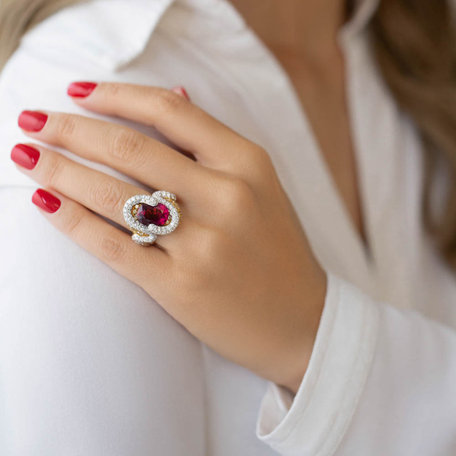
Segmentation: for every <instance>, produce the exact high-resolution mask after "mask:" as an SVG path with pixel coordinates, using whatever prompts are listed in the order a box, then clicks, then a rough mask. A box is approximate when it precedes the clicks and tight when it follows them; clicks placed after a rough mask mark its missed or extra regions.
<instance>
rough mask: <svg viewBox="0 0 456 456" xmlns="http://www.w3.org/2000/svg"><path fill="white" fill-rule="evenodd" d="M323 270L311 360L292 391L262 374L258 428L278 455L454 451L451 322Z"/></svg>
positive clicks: (455, 360)
mask: <svg viewBox="0 0 456 456" xmlns="http://www.w3.org/2000/svg"><path fill="white" fill-rule="evenodd" d="M327 275H328V289H327V294H326V300H325V306H324V310H323V314H322V317H321V321H320V325H319V329H318V333H317V337H316V340H315V345H314V348H313V352H312V356H311V359H310V362H309V366H308V369H307V371H306V373H305V375H304V377H303V380H302V382H301V384H300V386H299V389H298V391H297V393H296V395H295V396H294V397H293V396H292V395H291V393H289V392H288V391H287V390H286V389H285V388H282V387H280V386H278V385H276V384H275V383H272V382H270V383H269V384H268V389H267V391H266V393H265V395H264V397H263V400H262V403H261V407H260V411H259V415H258V420H257V430H256V432H257V437H258V438H259V439H260V440H262V441H263V442H265V443H267V444H268V445H270V446H271V447H272V448H273V449H275V450H276V451H278V452H279V453H280V454H282V455H284V456H294V455H300V456H307V455H309V456H317V455H318V456H329V455H337V456H348V455H350V456H353V455H369V456H377V455H378V456H384V455H388V456H396V455H397V456H406V455H413V456H433V455H435V456H437V455H450V454H456V332H455V331H453V330H451V329H449V328H447V327H446V326H444V325H440V324H438V323H436V322H434V321H431V320H429V319H427V318H426V317H424V316H423V315H421V314H419V313H417V312H415V311H403V310H398V309H396V308H394V307H392V306H390V305H387V304H384V303H380V302H376V301H374V300H372V299H371V298H369V297H368V296H366V295H365V294H364V293H362V292H361V291H360V290H359V289H357V288H356V287H355V286H353V285H352V284H350V283H348V282H346V281H344V280H343V279H341V278H339V277H337V276H336V275H334V274H332V273H327ZM455 305H456V303H455Z"/></svg>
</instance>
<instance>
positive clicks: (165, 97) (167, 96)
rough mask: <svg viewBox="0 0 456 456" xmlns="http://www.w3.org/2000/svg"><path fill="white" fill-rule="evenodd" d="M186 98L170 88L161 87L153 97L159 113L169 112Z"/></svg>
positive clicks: (180, 104)
mask: <svg viewBox="0 0 456 456" xmlns="http://www.w3.org/2000/svg"><path fill="white" fill-rule="evenodd" d="M185 102H186V100H185V99H184V97H181V96H180V95H178V94H177V93H175V92H173V91H172V90H166V89H161V90H159V91H158V92H157V93H156V94H155V97H154V105H155V107H156V109H157V111H158V113H159V114H161V115H163V114H169V113H171V112H173V111H175V110H176V109H178V108H179V107H180V106H182V104H184V103H185Z"/></svg>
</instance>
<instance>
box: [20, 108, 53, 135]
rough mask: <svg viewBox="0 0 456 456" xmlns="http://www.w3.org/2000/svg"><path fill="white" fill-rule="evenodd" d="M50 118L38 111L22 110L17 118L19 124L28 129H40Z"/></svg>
mask: <svg viewBox="0 0 456 456" xmlns="http://www.w3.org/2000/svg"><path fill="white" fill-rule="evenodd" d="M47 119H48V116H47V114H44V113H42V112H38V111H22V112H21V113H20V115H19V118H18V119H17V123H18V125H19V126H20V127H21V128H23V129H24V130H27V131H40V130H42V129H43V127H44V125H45V124H46V121H47Z"/></svg>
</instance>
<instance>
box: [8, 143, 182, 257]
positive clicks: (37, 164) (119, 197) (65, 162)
mask: <svg viewBox="0 0 456 456" xmlns="http://www.w3.org/2000/svg"><path fill="white" fill-rule="evenodd" d="M24 155H26V156H28V157H30V156H33V157H34V158H33V160H32V161H30V162H29V163H32V162H33V163H32V164H33V167H32V168H30V169H27V167H24V166H23V165H24ZM11 158H12V159H13V161H15V162H16V163H18V164H20V165H22V166H19V169H20V170H21V171H22V172H23V173H24V174H27V175H29V176H30V177H31V178H32V179H33V180H35V181H36V182H38V183H39V184H40V185H42V186H44V187H49V188H52V189H54V190H57V192H60V193H62V194H63V195H65V196H67V197H68V198H70V199H72V200H74V201H77V202H79V203H80V204H82V205H83V206H85V207H87V208H88V209H90V210H92V211H94V212H96V213H98V214H100V215H102V216H104V217H106V218H108V219H110V220H112V221H114V222H116V223H118V224H119V225H121V226H123V227H127V228H128V226H127V224H126V222H125V220H124V218H123V215H122V210H123V206H124V204H125V202H126V201H127V200H128V199H129V198H130V197H131V196H133V195H137V194H148V193H149V192H147V191H145V190H144V189H142V188H140V187H137V186H135V185H131V184H129V183H126V182H122V181H120V180H119V179H116V178H114V177H111V176H108V175H107V174H104V173H102V172H100V171H96V170H93V169H91V168H88V167H86V166H84V165H82V164H80V163H77V162H74V161H73V160H70V159H69V158H66V157H65V156H63V155H62V154H59V153H58V152H55V151H53V150H50V149H47V148H45V147H42V146H38V145H35V144H33V145H32V144H17V145H16V146H15V147H14V148H13V151H12V153H11ZM179 237H180V236H179ZM174 241H177V239H176V238H175V239H174ZM160 245H161V246H163V247H164V248H165V249H167V248H168V243H167V242H166V236H160Z"/></svg>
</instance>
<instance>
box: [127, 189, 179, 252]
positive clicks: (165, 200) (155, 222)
mask: <svg viewBox="0 0 456 456" xmlns="http://www.w3.org/2000/svg"><path fill="white" fill-rule="evenodd" d="M123 216H124V219H125V222H126V223H127V225H128V226H129V227H130V229H131V231H133V234H132V236H131V238H132V239H133V241H134V242H136V243H137V244H139V245H143V246H148V245H152V244H153V243H154V242H155V240H156V239H157V236H164V235H166V234H169V233H172V232H173V231H174V230H175V229H176V228H177V226H178V225H179V220H180V218H181V211H180V208H179V205H178V204H177V202H176V195H173V194H172V193H169V192H164V191H162V190H159V191H156V192H154V193H152V195H135V196H132V197H131V198H129V199H128V200H127V201H126V203H125V205H124V207H123Z"/></svg>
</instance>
